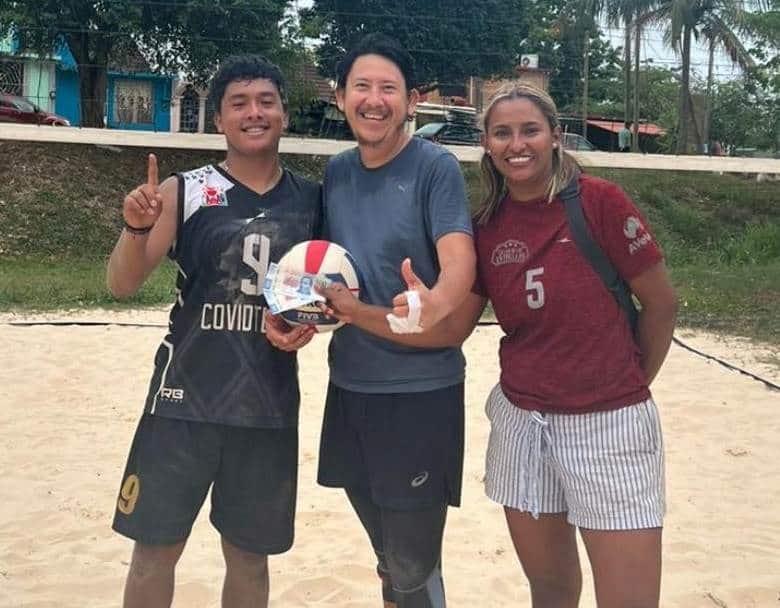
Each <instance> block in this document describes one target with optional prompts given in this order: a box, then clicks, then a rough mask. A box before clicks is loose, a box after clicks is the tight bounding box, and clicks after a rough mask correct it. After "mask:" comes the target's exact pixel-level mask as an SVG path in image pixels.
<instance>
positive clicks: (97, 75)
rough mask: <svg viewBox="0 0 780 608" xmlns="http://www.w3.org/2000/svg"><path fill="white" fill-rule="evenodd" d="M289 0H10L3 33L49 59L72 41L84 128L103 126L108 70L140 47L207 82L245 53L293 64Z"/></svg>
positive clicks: (0, 26) (1, 20)
mask: <svg viewBox="0 0 780 608" xmlns="http://www.w3.org/2000/svg"><path fill="white" fill-rule="evenodd" d="M288 3H289V0H220V1H215V0H166V2H158V1H156V0H10V1H8V0H6V1H4V2H3V3H2V4H0V32H4V31H12V32H13V33H14V35H15V36H16V37H17V40H18V41H19V43H20V46H21V48H22V49H23V50H29V51H33V52H37V53H38V54H40V55H42V56H43V55H49V54H51V53H52V52H53V50H54V49H55V48H56V47H57V46H58V45H59V44H61V43H63V42H64V43H66V44H67V45H68V47H69V49H70V51H71V53H72V54H73V57H74V59H75V60H76V63H77V66H78V72H79V81H80V90H81V113H82V125H83V126H98V127H99V126H103V116H104V114H105V94H106V73H107V69H108V66H109V65H110V64H111V63H112V62H113V63H117V64H121V63H122V59H123V57H125V56H126V54H127V52H128V48H130V47H132V46H134V45H135V46H137V47H138V48H139V49H140V50H141V52H142V53H143V54H145V55H146V56H147V58H148V59H150V60H151V61H150V62H151V64H152V66H153V67H154V68H155V69H156V70H159V71H168V72H170V73H174V74H175V73H179V72H182V73H184V74H188V75H190V76H192V77H193V78H194V79H195V80H196V81H201V82H202V81H204V80H206V79H207V78H208V77H209V75H210V74H211V73H212V72H213V70H214V68H215V66H216V65H217V64H218V63H219V61H220V60H221V59H222V58H224V57H226V56H227V55H230V54H233V53H238V52H257V53H263V54H265V55H266V56H268V57H269V58H270V59H272V60H275V61H278V62H281V63H289V62H290V61H291V60H292V59H293V57H294V56H295V53H294V52H291V51H290V45H289V44H287V43H288V42H289V41H288V40H286V39H285V31H286V30H285V29H284V28H283V27H280V24H282V23H283V21H284V17H285V9H286V7H287V5H288Z"/></svg>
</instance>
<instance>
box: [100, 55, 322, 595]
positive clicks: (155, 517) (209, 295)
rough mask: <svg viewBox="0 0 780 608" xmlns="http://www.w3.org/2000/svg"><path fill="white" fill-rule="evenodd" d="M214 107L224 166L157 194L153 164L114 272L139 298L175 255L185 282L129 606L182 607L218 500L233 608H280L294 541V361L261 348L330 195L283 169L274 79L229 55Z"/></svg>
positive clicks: (154, 402) (163, 379)
mask: <svg viewBox="0 0 780 608" xmlns="http://www.w3.org/2000/svg"><path fill="white" fill-rule="evenodd" d="M209 97H210V99H209V102H210V103H212V104H213V107H214V108H215V117H214V122H215V124H216V126H217V129H218V130H219V132H221V133H223V134H224V135H225V140H226V142H227V155H226V158H225V160H224V161H223V162H222V163H220V164H218V165H207V166H205V167H201V168H199V169H195V170H192V171H188V172H185V173H179V174H177V175H174V176H171V177H169V178H167V179H165V180H164V181H163V182H162V183H158V169H157V160H156V158H155V157H154V155H149V162H148V167H147V179H146V183H144V184H142V185H140V186H139V187H137V188H136V189H134V190H133V191H131V192H130V193H129V194H128V195H127V196H126V197H125V199H124V203H123V216H124V221H125V226H124V229H123V230H122V234H121V235H120V237H119V240H118V242H117V244H116V246H115V247H114V251H113V253H112V254H111V258H110V260H109V263H108V272H107V282H108V287H109V289H110V290H111V293H112V294H114V295H115V296H116V297H126V296H129V295H132V294H133V293H135V292H136V291H137V290H138V289H139V288H140V287H141V285H142V284H143V282H144V280H145V279H146V278H147V277H148V276H149V274H150V273H151V272H152V271H153V270H154V269H155V268H156V267H157V266H158V265H159V264H160V262H161V261H162V259H163V256H165V255H166V254H167V255H168V257H170V258H171V259H172V260H173V261H174V263H175V264H176V266H177V267H178V270H179V274H178V278H177V299H176V303H175V304H174V306H173V308H172V310H171V315H170V323H169V331H168V334H167V335H166V336H165V338H164V339H163V341H162V344H161V345H160V347H159V349H158V350H157V354H156V356H155V359H154V372H153V374H152V379H151V382H150V386H149V391H148V394H147V398H146V404H145V408H144V414H143V416H142V418H141V421H140V422H139V425H138V429H137V431H136V435H135V438H134V440H133V445H132V447H131V450H130V455H129V457H128V462H127V468H126V470H125V474H124V476H123V478H122V484H121V488H120V491H119V497H118V500H117V506H116V514H115V517H114V523H113V527H114V529H115V530H116V531H118V532H119V533H120V534H123V535H125V536H128V537H130V538H132V539H134V540H135V547H134V550H133V557H132V562H131V564H130V570H129V573H128V577H127V583H126V586H125V593H124V606H125V607H126V608H130V607H143V608H152V607H156V606H170V604H171V601H172V598H173V588H174V570H175V566H176V563H177V561H178V559H179V557H180V555H181V553H182V551H183V549H184V545H185V543H186V540H187V537H188V536H189V533H190V530H191V527H192V524H193V522H194V520H195V518H196V516H197V514H198V511H199V510H200V508H201V506H202V504H203V501H204V500H205V497H206V494H207V493H208V491H209V489H211V503H212V504H211V522H212V523H213V525H214V526H215V527H216V528H217V530H218V531H219V533H220V535H221V539H222V551H223V554H224V558H225V564H226V575H225V581H224V586H223V591H222V605H223V606H225V607H237V606H267V604H268V565H267V555H269V554H274V553H281V552H284V551H286V550H288V549H289V548H290V546H291V545H292V541H293V519H294V514H295V498H296V482H297V453H298V431H297V423H298V404H299V390H298V380H297V372H296V361H295V355H294V353H293V352H283V351H281V350H278V349H276V348H273V347H272V346H271V345H270V344H269V342H268V341H267V339H266V337H265V335H264V328H263V309H264V307H265V300H264V298H263V295H262V284H263V277H264V276H265V272H266V268H267V266H268V263H269V262H273V261H278V260H279V258H280V257H281V256H282V255H283V254H284V253H285V252H286V251H287V250H288V249H290V247H292V246H293V245H294V244H296V243H298V242H300V241H304V240H307V239H311V238H313V237H315V236H316V235H317V233H318V232H319V225H320V215H321V211H320V207H321V203H320V188H319V185H318V184H315V183H312V182H309V181H307V180H304V179H302V178H300V177H298V176H296V175H294V174H293V173H291V172H289V171H286V170H285V169H283V168H282V166H281V165H280V163H279V155H278V147H279V139H280V137H281V134H282V131H283V130H284V128H285V127H286V125H287V110H286V100H285V87H284V81H283V78H282V75H281V73H280V71H279V69H278V68H277V67H276V66H274V65H273V64H271V63H269V62H267V61H266V60H265V59H263V58H262V57H258V56H241V57H233V58H230V59H228V60H226V61H225V63H224V64H223V65H222V67H221V68H220V70H219V71H218V72H217V74H216V75H215V76H214V78H213V80H212V83H211V87H210V93H209ZM313 333H314V331H313V329H311V328H306V327H302V326H301V327H298V328H295V329H291V330H290V331H289V333H288V334H287V335H286V339H287V340H289V342H290V343H291V344H294V345H300V346H302V345H304V344H305V343H307V342H308V341H309V340H311V338H312V335H313Z"/></svg>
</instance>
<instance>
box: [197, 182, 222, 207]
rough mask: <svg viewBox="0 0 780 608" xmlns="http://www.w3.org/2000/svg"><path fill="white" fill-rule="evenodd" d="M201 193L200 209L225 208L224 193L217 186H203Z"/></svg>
mask: <svg viewBox="0 0 780 608" xmlns="http://www.w3.org/2000/svg"><path fill="white" fill-rule="evenodd" d="M201 192H202V193H203V202H202V203H201V207H227V206H228V202H227V196H226V195H225V191H224V190H223V189H222V188H220V187H219V186H214V185H204V186H203V188H202V189H201Z"/></svg>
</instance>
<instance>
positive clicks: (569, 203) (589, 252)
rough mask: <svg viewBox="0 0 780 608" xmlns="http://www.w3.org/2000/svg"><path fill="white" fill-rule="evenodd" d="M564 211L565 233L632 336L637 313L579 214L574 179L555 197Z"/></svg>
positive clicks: (627, 291) (582, 215)
mask: <svg viewBox="0 0 780 608" xmlns="http://www.w3.org/2000/svg"><path fill="white" fill-rule="evenodd" d="M559 196H560V197H561V200H562V201H563V207H564V209H565V210H566V219H567V220H568V222H569V231H570V232H571V236H572V238H573V239H574V242H575V243H576V245H577V247H578V248H579V250H580V253H581V254H582V256H583V257H584V258H585V259H586V260H587V261H588V263H589V264H590V265H591V266H592V267H593V270H595V271H596V274H598V275H599V277H600V278H601V280H602V281H603V283H604V285H605V286H606V287H607V289H608V290H609V292H610V293H611V294H612V297H614V298H615V300H617V303H618V304H619V305H620V307H621V308H622V309H623V311H624V312H625V313H626V317H627V318H628V323H629V325H630V326H631V330H632V332H633V333H634V335H636V330H637V323H638V320H639V319H638V316H639V313H638V312H637V309H636V305H635V304H634V299H633V298H632V297H631V290H630V289H629V287H628V284H627V283H626V282H625V281H624V280H623V279H622V278H621V276H620V274H618V271H617V270H616V269H615V266H614V265H613V264H612V262H610V261H609V258H608V257H607V256H606V254H605V253H604V251H603V250H602V249H601V247H600V246H599V244H598V243H597V242H596V241H595V239H594V238H593V235H592V234H591V232H590V229H589V228H588V223H587V221H586V220H585V214H584V213H583V212H582V199H581V198H580V192H579V184H578V182H577V180H576V178H575V179H573V180H572V181H570V182H569V183H568V184H567V185H566V187H565V188H564V189H563V190H562V191H561V193H560V194H559Z"/></svg>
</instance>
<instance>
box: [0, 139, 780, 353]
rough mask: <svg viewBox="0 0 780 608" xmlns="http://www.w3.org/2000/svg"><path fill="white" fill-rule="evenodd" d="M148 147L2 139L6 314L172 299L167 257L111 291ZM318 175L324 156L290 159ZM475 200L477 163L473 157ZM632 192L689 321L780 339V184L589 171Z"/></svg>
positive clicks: (0, 230)
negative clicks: (129, 197) (128, 295)
mask: <svg viewBox="0 0 780 608" xmlns="http://www.w3.org/2000/svg"><path fill="white" fill-rule="evenodd" d="M150 151H151V150H144V149H140V148H124V149H116V148H111V149H108V148H105V147H97V146H90V145H66V144H35V143H22V142H6V141H2V140H0V310H2V311H9V310H52V309H61V308H74V307H91V306H103V307H125V306H147V305H161V304H170V303H171V302H172V301H173V297H174V291H173V284H174V274H175V273H174V270H173V268H172V267H171V266H170V265H168V264H166V265H164V266H163V267H162V268H161V269H160V270H158V271H157V272H156V273H155V274H154V275H153V276H152V277H151V278H150V279H149V281H148V282H147V283H146V285H145V286H144V287H143V289H142V290H141V291H140V292H139V293H138V294H137V295H136V296H135V297H134V298H132V299H130V300H127V301H124V302H121V303H120V302H116V301H115V300H114V299H113V298H111V296H110V295H109V294H108V292H107V290H106V288H105V279H104V272H105V271H104V261H103V260H104V259H105V256H107V255H108V252H109V251H110V250H111V248H112V247H113V245H114V242H115V241H116V238H117V235H118V234H119V229H120V225H121V213H120V206H121V201H122V198H123V197H124V195H125V193H126V192H127V191H129V190H130V189H132V188H133V187H135V186H136V185H137V184H138V182H139V180H140V179H142V178H143V177H144V175H145V167H146V155H147V153H148V152H150ZM155 152H156V153H157V155H158V160H159V163H160V174H161V175H166V174H168V173H169V172H171V171H174V170H176V169H181V168H192V167H197V166H200V165H203V164H206V163H208V162H216V161H217V160H219V159H220V158H221V153H216V152H208V151H192V150H156V151H155ZM283 161H284V163H285V164H286V165H287V166H288V167H290V168H292V169H293V170H295V171H297V172H298V173H300V174H302V175H305V176H308V177H310V178H313V179H318V178H319V177H320V176H321V175H322V170H323V168H324V165H325V161H326V159H325V158H324V157H315V156H293V155H285V156H284V157H283ZM463 170H464V174H465V177H466V186H467V189H468V193H469V197H470V199H471V203H472V207H476V206H477V205H478V204H479V200H480V198H481V196H482V186H481V184H480V180H479V166H478V165H477V164H464V165H463ZM587 170H588V172H589V173H593V174H595V175H598V176H601V177H604V178H606V179H610V180H612V181H614V182H616V183H618V184H620V186H621V187H622V188H623V189H624V190H625V191H626V192H627V193H628V194H629V195H630V196H631V198H632V199H633V200H634V201H635V202H636V203H637V205H638V206H639V207H640V208H641V209H642V212H643V213H644V214H645V215H646V217H647V218H648V220H649V222H650V225H651V226H652V229H653V232H654V233H655V235H656V238H657V240H658V241H659V242H660V244H661V246H662V247H663V250H664V253H665V255H666V259H667V263H668V265H669V267H670V268H671V272H672V279H673V281H674V284H675V286H676V288H677V290H678V292H679V294H680V299H681V309H680V323H681V324H684V325H689V326H695V327H702V328H707V329H711V330H715V331H719V332H727V333H733V334H742V335H748V336H753V337H755V338H758V339H762V340H768V341H771V342H773V343H775V344H780V315H779V314H778V312H777V311H779V310H780V185H778V183H777V182H762V183H758V182H756V181H755V180H754V179H750V178H746V177H743V176H740V175H733V174H725V175H719V174H716V173H707V172H682V171H651V170H626V169H602V168H591V169H587Z"/></svg>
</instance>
